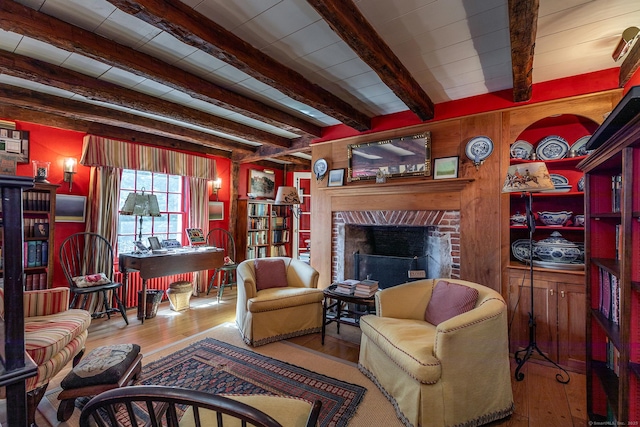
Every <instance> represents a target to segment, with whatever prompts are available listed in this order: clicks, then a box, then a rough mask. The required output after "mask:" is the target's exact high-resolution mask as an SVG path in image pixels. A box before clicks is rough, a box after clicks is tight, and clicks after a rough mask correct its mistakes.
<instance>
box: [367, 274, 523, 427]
mask: <svg viewBox="0 0 640 427" xmlns="http://www.w3.org/2000/svg"><path fill="white" fill-rule="evenodd" d="M439 282H440V283H439ZM375 299H376V314H375V315H366V316H363V317H361V318H360V328H361V330H362V338H361V344H360V360H359V368H360V370H361V371H362V372H363V373H364V374H365V375H367V376H368V377H369V378H370V379H371V380H372V381H373V382H374V383H375V384H376V385H377V386H378V387H379V388H380V389H381V390H382V391H383V393H384V394H385V396H387V398H388V399H389V400H390V401H391V402H392V403H393V405H394V407H395V408H396V411H397V412H398V416H399V417H400V419H402V420H403V422H404V423H405V424H406V425H413V426H422V427H426V426H434V427H435V426H454V425H481V424H486V423H489V422H491V421H494V420H497V419H500V418H503V417H505V416H508V415H509V414H511V413H512V412H513V407H514V406H513V394H512V390H511V374H510V366H509V349H508V331H507V307H506V304H505V302H504V299H503V298H502V296H501V295H500V294H499V293H498V292H496V291H494V290H493V289H490V288H488V287H486V286H482V285H478V284H476V283H471V282H468V281H464V280H454V279H428V280H419V281H415V282H410V283H405V284H402V285H398V286H395V287H392V288H387V289H384V290H382V291H380V292H378V293H377V294H376V296H375Z"/></svg>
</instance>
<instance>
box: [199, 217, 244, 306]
mask: <svg viewBox="0 0 640 427" xmlns="http://www.w3.org/2000/svg"><path fill="white" fill-rule="evenodd" d="M207 244H208V245H209V246H215V247H216V248H221V249H223V250H224V256H225V262H228V261H227V260H230V263H228V264H224V265H222V266H220V267H218V268H216V269H215V271H214V272H213V276H211V280H210V281H209V287H208V288H207V295H209V291H211V288H213V286H214V284H215V283H216V279H219V280H220V284H219V285H218V298H217V300H218V302H220V298H221V297H222V293H223V292H224V288H226V287H228V288H231V287H233V285H235V284H237V276H236V269H237V268H238V264H237V263H236V244H235V242H234V241H233V236H232V235H231V233H229V232H228V231H227V230H225V229H224V228H213V229H211V231H209V234H207Z"/></svg>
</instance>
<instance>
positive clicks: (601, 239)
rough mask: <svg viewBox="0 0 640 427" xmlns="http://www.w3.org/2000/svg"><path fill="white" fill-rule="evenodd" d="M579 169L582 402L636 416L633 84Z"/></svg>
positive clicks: (638, 279) (637, 232)
mask: <svg viewBox="0 0 640 427" xmlns="http://www.w3.org/2000/svg"><path fill="white" fill-rule="evenodd" d="M589 147H590V148H594V149H595V151H594V152H593V153H592V154H591V155H590V156H589V157H588V158H587V159H585V160H584V161H583V162H581V163H580V165H579V167H580V168H581V169H582V170H584V172H585V174H586V200H585V207H586V212H585V213H586V216H585V219H586V263H587V301H586V311H587V336H586V342H587V410H588V413H589V418H590V420H592V421H595V422H607V423H608V424H609V423H610V424H611V425H616V424H625V425H626V424H628V423H637V421H638V420H639V419H640V251H638V247H640V179H639V178H640V86H636V87H634V88H632V89H631V90H630V91H629V92H628V93H627V95H626V96H625V97H624V98H623V99H622V101H620V103H619V104H618V105H617V106H616V107H615V109H614V110H613V112H612V113H611V114H610V115H609V116H608V117H607V119H606V120H605V121H604V123H603V124H602V125H601V126H600V127H599V128H598V130H597V131H596V132H595V133H594V135H593V137H592V139H591V140H590V141H589Z"/></svg>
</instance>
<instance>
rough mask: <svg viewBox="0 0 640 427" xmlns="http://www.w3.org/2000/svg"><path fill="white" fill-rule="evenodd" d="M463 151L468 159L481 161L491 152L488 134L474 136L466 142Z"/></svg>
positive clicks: (490, 141) (491, 142) (491, 144)
mask: <svg viewBox="0 0 640 427" xmlns="http://www.w3.org/2000/svg"><path fill="white" fill-rule="evenodd" d="M465 153H466V154H467V157H468V158H469V159H470V160H473V161H474V162H481V161H483V160H484V159H486V158H487V157H489V155H490V154H491V153H493V141H492V140H491V138H489V137H488V136H476V137H475V138H471V140H470V141H469V142H468V143H467V147H466V149H465Z"/></svg>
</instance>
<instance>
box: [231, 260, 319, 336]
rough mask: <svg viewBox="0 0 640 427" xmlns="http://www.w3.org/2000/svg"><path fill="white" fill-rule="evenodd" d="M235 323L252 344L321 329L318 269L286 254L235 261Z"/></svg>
mask: <svg viewBox="0 0 640 427" xmlns="http://www.w3.org/2000/svg"><path fill="white" fill-rule="evenodd" d="M237 274H238V297H237V306H236V324H237V325H238V329H239V330H240V333H241V334H242V338H243V340H244V342H246V343H247V344H249V345H252V346H254V347H256V346H259V345H263V344H268V343H270V342H274V341H278V340H283V339H287V338H291V337H296V336H299V335H305V334H311V333H314V332H320V331H321V330H322V301H323V298H324V294H323V293H322V290H321V289H318V278H319V274H318V272H317V271H316V270H315V269H314V268H313V267H311V266H310V265H309V264H307V263H304V262H302V261H299V260H297V259H292V258H288V257H271V258H261V259H256V260H253V259H249V260H245V261H242V262H241V263H240V264H238V270H237Z"/></svg>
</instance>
